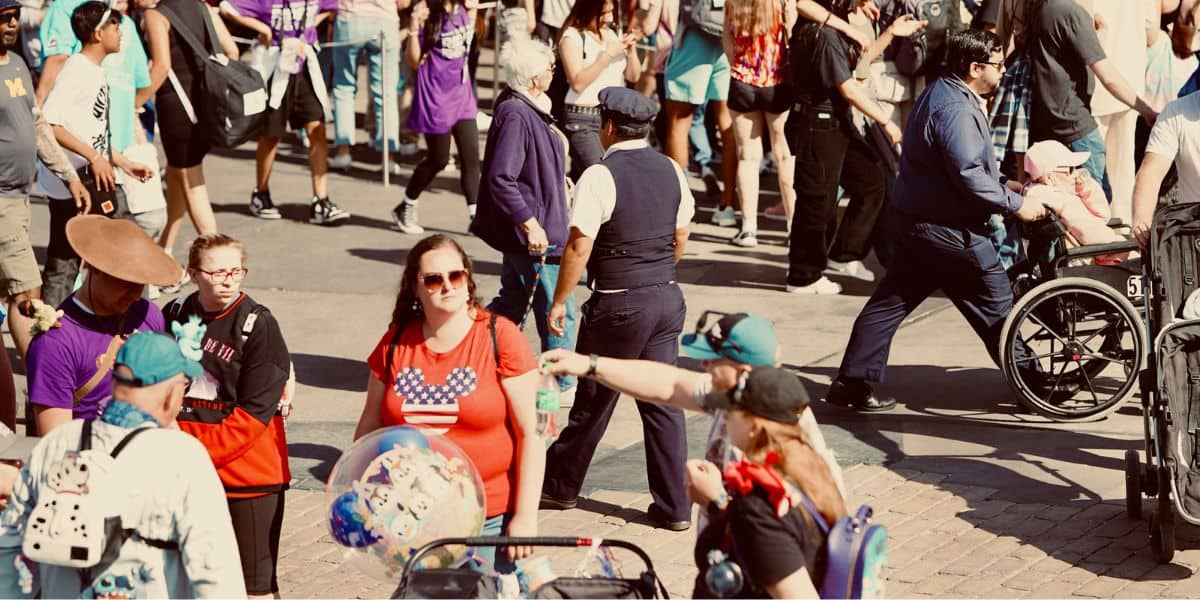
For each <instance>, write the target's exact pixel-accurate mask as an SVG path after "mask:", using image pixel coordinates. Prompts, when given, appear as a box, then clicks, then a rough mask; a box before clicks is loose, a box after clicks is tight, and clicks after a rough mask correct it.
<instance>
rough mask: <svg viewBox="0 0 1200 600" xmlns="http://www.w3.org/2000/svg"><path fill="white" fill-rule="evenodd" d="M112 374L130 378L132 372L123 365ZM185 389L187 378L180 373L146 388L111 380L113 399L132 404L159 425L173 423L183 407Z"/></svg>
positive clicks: (115, 379)
mask: <svg viewBox="0 0 1200 600" xmlns="http://www.w3.org/2000/svg"><path fill="white" fill-rule="evenodd" d="M114 373H116V374H117V375H118V376H121V377H122V378H126V379H128V378H130V377H132V376H133V372H132V371H131V370H130V369H129V367H127V366H125V365H118V366H117V368H116V369H114ZM186 389H187V377H186V376H184V375H183V374H182V373H179V374H177V375H174V376H172V377H170V378H168V379H165V380H163V381H160V382H158V383H155V384H153V385H147V386H140V387H139V386H136V385H130V384H127V383H122V382H121V381H120V380H119V379H117V378H114V379H113V399H114V400H120V401H121V402H125V403H126V404H132V405H133V406H136V407H138V408H140V409H142V410H144V411H146V412H147V413H150V415H151V416H153V417H154V420H156V421H158V424H159V425H163V426H167V425H170V424H172V423H174V422H175V417H176V416H178V415H179V409H180V408H182V407H183V395H184V392H185V391H186Z"/></svg>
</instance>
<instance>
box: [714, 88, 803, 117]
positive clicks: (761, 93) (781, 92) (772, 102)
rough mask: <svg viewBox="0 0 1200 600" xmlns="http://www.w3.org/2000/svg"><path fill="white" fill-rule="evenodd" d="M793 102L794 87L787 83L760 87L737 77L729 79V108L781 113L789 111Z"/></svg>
mask: <svg viewBox="0 0 1200 600" xmlns="http://www.w3.org/2000/svg"><path fill="white" fill-rule="evenodd" d="M793 102H795V99H794V98H793V97H792V88H791V87H790V86H788V85H787V84H781V85H774V86H771V87H758V86H756V85H750V84H748V83H743V82H741V81H738V80H737V79H730V80H729V110H732V111H735V112H740V113H750V112H760V111H761V112H767V113H773V114H780V113H785V112H788V110H790V109H791V108H792V103H793Z"/></svg>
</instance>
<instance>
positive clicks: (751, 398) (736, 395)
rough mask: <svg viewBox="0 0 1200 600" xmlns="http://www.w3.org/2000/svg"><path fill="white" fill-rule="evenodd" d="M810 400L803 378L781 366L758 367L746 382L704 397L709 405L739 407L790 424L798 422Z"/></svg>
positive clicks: (705, 404) (710, 406)
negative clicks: (801, 379)
mask: <svg viewBox="0 0 1200 600" xmlns="http://www.w3.org/2000/svg"><path fill="white" fill-rule="evenodd" d="M808 404H809V398H808V392H807V391H806V390H805V389H804V384H803V383H800V378H798V377H796V376H795V375H792V374H791V373H789V372H787V371H785V370H783V369H781V368H779V367H759V368H757V369H754V370H753V371H750V374H749V375H747V376H746V379H745V381H744V383H742V384H739V385H738V386H737V387H735V388H733V389H731V390H722V391H716V390H714V391H712V392H709V394H708V396H707V397H706V398H705V400H704V406H705V408H720V409H730V408H737V409H739V410H744V411H746V412H748V413H751V414H753V415H756V416H759V417H762V418H764V419H770V420H772V421H775V422H777V423H784V424H787V425H795V424H796V423H798V422H799V421H800V417H799V413H800V411H801V410H802V409H804V408H805V407H807V406H808Z"/></svg>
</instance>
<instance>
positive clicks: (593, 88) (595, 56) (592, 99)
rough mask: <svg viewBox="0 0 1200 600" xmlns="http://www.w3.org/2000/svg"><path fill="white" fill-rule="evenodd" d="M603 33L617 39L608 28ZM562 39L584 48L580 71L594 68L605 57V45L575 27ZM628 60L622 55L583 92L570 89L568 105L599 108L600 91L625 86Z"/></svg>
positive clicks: (568, 90)
mask: <svg viewBox="0 0 1200 600" xmlns="http://www.w3.org/2000/svg"><path fill="white" fill-rule="evenodd" d="M601 31H602V32H603V34H604V35H605V36H606V37H608V36H612V37H613V38H614V39H615V38H616V35H617V34H616V33H614V32H613V31H612V30H611V29H609V28H607V27H606V28H604V29H602V30H601ZM562 37H563V39H564V40H565V39H567V38H573V39H575V40H577V41H578V42H579V44H580V46H582V47H583V61H582V62H581V63H580V66H579V68H580V70H582V69H586V68H588V67H590V66H592V65H593V64H595V62H596V61H597V60H600V58H601V57H602V56H603V55H604V45H603V44H601V43H600V42H599V41H597V40H596V38H593V37H592V36H591V35H590V34H584V33H582V32H580V30H578V29H575V28H574V27H571V28H568V29H567V30H566V31H563V35H562ZM628 60H629V59H628V58H627V57H626V55H625V54H624V53H622V54H621V56H620V57H618V58H617V59H616V60H614V61H612V62H611V63H609V64H608V66H607V67H605V68H604V71H603V72H602V73H600V76H599V77H597V78H596V80H595V81H593V82H592V84H591V85H589V86H587V87H586V88H584V89H583V91H582V92H576V91H575V90H574V89H573V88H568V89H567V99H566V103H567V104H573V105H575V106H598V105H599V104H600V98H599V94H600V90H602V89H604V88H606V87H610V86H617V87H624V86H625V63H626V61H628Z"/></svg>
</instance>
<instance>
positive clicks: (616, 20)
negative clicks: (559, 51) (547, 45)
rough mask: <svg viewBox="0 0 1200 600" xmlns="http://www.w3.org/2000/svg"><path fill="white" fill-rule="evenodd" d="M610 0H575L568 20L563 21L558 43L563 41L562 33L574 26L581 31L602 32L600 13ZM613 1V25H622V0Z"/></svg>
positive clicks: (602, 12)
mask: <svg viewBox="0 0 1200 600" xmlns="http://www.w3.org/2000/svg"><path fill="white" fill-rule="evenodd" d="M608 1H609V0H575V5H574V6H572V7H571V13H570V14H568V15H567V20H566V21H564V22H563V26H562V29H559V31H558V40H557V42H556V44H561V43H562V34H563V32H564V31H566V30H567V29H569V28H571V27H574V28H575V29H578V30H580V31H591V32H593V33H595V34H599V33H600V15H602V14H604V4H605V3H606V2H608ZM612 3H613V25H614V26H616V27H620V25H621V2H620V0H612Z"/></svg>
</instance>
